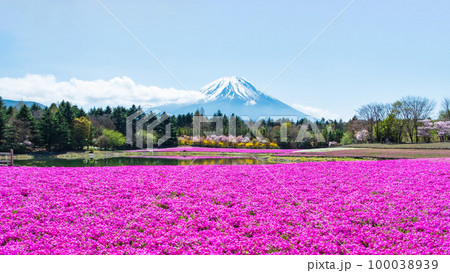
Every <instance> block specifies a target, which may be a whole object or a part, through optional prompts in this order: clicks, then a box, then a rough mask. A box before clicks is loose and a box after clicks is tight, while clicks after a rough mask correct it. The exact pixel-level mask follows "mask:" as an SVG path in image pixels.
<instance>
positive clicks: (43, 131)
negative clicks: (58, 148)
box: [39, 104, 58, 151]
mask: <svg viewBox="0 0 450 273" xmlns="http://www.w3.org/2000/svg"><path fill="white" fill-rule="evenodd" d="M57 112H58V108H57V107H56V105H55V104H52V105H51V106H50V107H48V108H45V109H44V113H43V115H42V118H41V120H40V121H39V132H40V144H41V145H43V146H44V147H45V148H46V149H47V151H51V150H53V146H55V145H56V143H57V139H58V136H57V132H58V120H57V118H56V113H57Z"/></svg>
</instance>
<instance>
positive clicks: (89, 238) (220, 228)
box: [0, 160, 450, 254]
mask: <svg viewBox="0 0 450 273" xmlns="http://www.w3.org/2000/svg"><path fill="white" fill-rule="evenodd" d="M0 177H1V179H0V254H450V235H449V234H450V162H449V161H448V160H397V161H358V162H323V163H301V164H285V165H253V166H248V165H242V166H211V165H208V166H186V167H182V166H148V167H147V166H145V167H144V166H131V167H93V168H27V167H4V168H0Z"/></svg>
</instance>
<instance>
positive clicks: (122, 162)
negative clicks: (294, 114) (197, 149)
mask: <svg viewBox="0 0 450 273" xmlns="http://www.w3.org/2000/svg"><path fill="white" fill-rule="evenodd" d="M248 164H261V162H260V161H258V160H257V159H255V158H197V159H195V160H193V159H173V158H157V157H152V158H141V157H112V158H89V157H87V158H84V159H59V158H55V157H46V158H43V157H41V158H36V159H29V160H15V161H14V165H17V166H36V167H105V166H135V165H145V166H153V165H181V166H186V165H248Z"/></svg>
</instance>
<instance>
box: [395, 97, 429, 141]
mask: <svg viewBox="0 0 450 273" xmlns="http://www.w3.org/2000/svg"><path fill="white" fill-rule="evenodd" d="M400 102H401V109H400V111H401V115H402V118H403V119H404V120H405V128H406V130H407V132H408V135H409V138H410V140H411V142H413V141H414V136H415V138H416V143H417V142H418V141H419V138H418V134H417V127H418V123H419V120H422V119H426V118H428V117H429V115H430V113H431V112H432V111H433V109H434V107H435V105H436V103H435V102H434V101H433V100H430V99H428V98H424V97H411V96H408V97H404V98H402V99H401V100H400Z"/></svg>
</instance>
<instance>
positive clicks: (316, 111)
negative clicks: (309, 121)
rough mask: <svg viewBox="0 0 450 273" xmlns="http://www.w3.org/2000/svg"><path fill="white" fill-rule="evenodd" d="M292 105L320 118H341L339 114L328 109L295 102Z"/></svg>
mask: <svg viewBox="0 0 450 273" xmlns="http://www.w3.org/2000/svg"><path fill="white" fill-rule="evenodd" d="M292 107H294V108H295V109H297V110H299V111H301V112H303V113H305V114H308V115H311V116H313V117H315V118H318V119H321V118H325V119H332V120H334V119H336V120H339V119H340V118H341V117H340V116H339V115H338V114H335V113H332V112H330V111H328V110H324V109H320V108H315V107H312V106H305V105H301V104H296V103H294V104H293V105H292Z"/></svg>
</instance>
